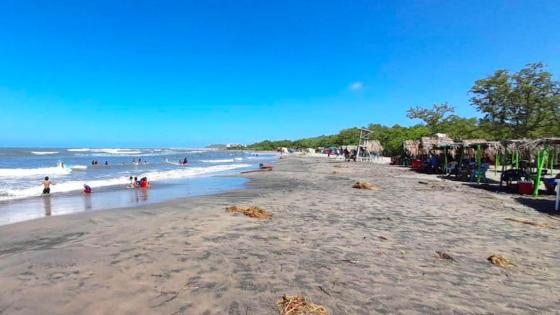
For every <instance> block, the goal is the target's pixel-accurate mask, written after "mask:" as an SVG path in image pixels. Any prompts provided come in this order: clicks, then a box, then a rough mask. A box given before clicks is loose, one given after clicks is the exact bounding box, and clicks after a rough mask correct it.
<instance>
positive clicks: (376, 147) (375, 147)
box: [366, 140, 383, 154]
mask: <svg viewBox="0 0 560 315" xmlns="http://www.w3.org/2000/svg"><path fill="white" fill-rule="evenodd" d="M366 148H367V150H368V151H369V152H371V153H377V154H381V153H383V146H382V145H381V142H379V141H377V140H368V142H367V145H366Z"/></svg>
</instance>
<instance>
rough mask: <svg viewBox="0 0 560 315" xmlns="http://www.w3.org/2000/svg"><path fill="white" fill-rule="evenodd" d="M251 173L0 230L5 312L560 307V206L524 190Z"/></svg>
mask: <svg viewBox="0 0 560 315" xmlns="http://www.w3.org/2000/svg"><path fill="white" fill-rule="evenodd" d="M244 176H246V177H248V178H250V179H252V181H251V182H250V183H249V184H248V186H249V187H250V189H244V190H237V191H233V192H229V193H225V194H221V195H215V196H205V197H195V198H190V199H185V200H177V201H172V202H166V203H162V204H157V205H148V206H145V207H141V208H134V209H132V208H130V209H116V210H108V211H100V212H89V213H80V214H74V215H67V216H58V217H49V218H43V219H37V220H33V221H29V222H23V223H16V224H12V225H7V226H2V227H0V283H1V284H2V286H1V290H2V292H1V294H0V314H276V313H277V311H276V305H275V302H276V299H277V298H278V297H280V296H281V295H283V294H302V295H305V296H306V297H309V298H310V299H311V300H312V301H313V302H314V303H316V304H321V305H324V306H325V307H327V308H328V309H329V311H330V312H331V313H332V314H372V313H406V314H426V313H445V314H448V313H461V314H462V313H499V314H526V313H556V312H558V310H559V309H560V293H559V292H560V246H559V244H560V220H559V217H556V216H550V215H547V214H544V213H540V212H537V211H535V210H533V209H532V208H529V207H527V206H525V205H522V204H520V203H518V202H517V201H516V200H515V199H514V196H509V195H505V194H495V193H492V192H488V191H485V190H482V189H477V188H472V187H469V186H468V185H464V184H462V183H458V182H451V181H442V180H440V179H438V178H437V177H434V176H428V175H420V174H416V173H413V172H411V171H409V170H407V169H403V168H398V167H391V166H386V165H375V164H362V163H344V162H337V161H332V160H328V159H315V158H298V157H290V158H286V159H282V160H280V161H279V162H278V163H277V165H276V166H275V168H274V170H273V171H271V172H263V173H251V174H245V175H244ZM356 180H366V181H369V182H371V183H372V184H375V185H377V186H379V187H380V189H379V190H377V191H372V190H358V189H353V188H351V186H352V184H353V183H354V182H355V181H356ZM228 205H241V206H258V207H261V208H264V209H266V210H268V211H270V212H272V213H273V218H272V220H270V221H257V220H254V219H250V218H247V217H244V216H242V215H238V214H231V213H226V212H225V210H224V207H225V206H228ZM508 218H515V219H522V220H527V221H531V222H536V223H546V224H548V225H549V227H538V226H533V225H527V224H521V223H518V222H513V221H508V220H506V219H508ZM436 251H443V252H446V253H448V254H449V255H451V256H452V257H453V258H454V259H455V261H449V260H445V259H440V258H438V256H437V255H436ZM492 254H500V255H503V256H505V257H506V258H508V259H509V260H510V261H511V262H512V263H514V264H515V265H516V266H514V267H511V268H507V269H506V268H501V267H497V266H494V265H492V264H490V263H489V262H488V261H487V260H486V258H487V257H488V256H490V255H492Z"/></svg>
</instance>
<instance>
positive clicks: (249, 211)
mask: <svg viewBox="0 0 560 315" xmlns="http://www.w3.org/2000/svg"><path fill="white" fill-rule="evenodd" d="M226 211H227V212H239V213H242V214H244V215H246V216H248V217H250V218H255V219H264V220H266V219H270V218H272V213H270V212H268V211H266V210H264V209H261V208H259V207H239V206H231V207H226Z"/></svg>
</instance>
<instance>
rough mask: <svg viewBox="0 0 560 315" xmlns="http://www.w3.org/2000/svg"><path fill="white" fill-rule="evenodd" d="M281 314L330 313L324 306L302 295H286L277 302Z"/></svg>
mask: <svg viewBox="0 0 560 315" xmlns="http://www.w3.org/2000/svg"><path fill="white" fill-rule="evenodd" d="M276 304H277V305H278V308H279V310H280V315H328V314H329V312H328V311H327V309H326V308H325V307H324V306H321V305H317V304H313V303H311V302H308V301H307V300H306V299H305V298H304V297H302V296H297V295H295V296H287V295H284V296H282V297H281V298H280V299H278V301H277V302H276Z"/></svg>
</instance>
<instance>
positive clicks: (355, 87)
mask: <svg viewBox="0 0 560 315" xmlns="http://www.w3.org/2000/svg"><path fill="white" fill-rule="evenodd" d="M363 87H364V84H363V83H362V82H360V81H356V82H352V84H350V87H349V89H350V90H352V91H359V90H361V89H362V88H363Z"/></svg>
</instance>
